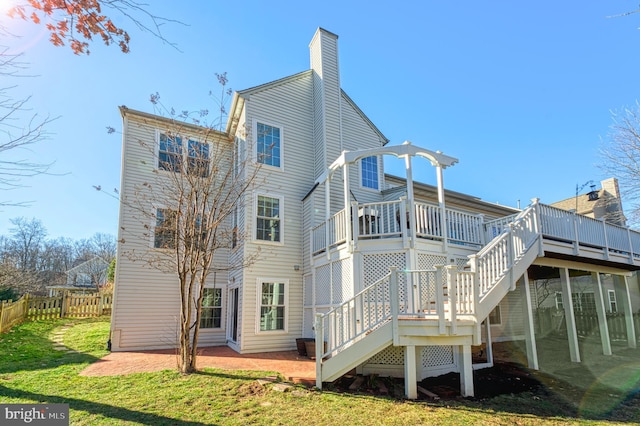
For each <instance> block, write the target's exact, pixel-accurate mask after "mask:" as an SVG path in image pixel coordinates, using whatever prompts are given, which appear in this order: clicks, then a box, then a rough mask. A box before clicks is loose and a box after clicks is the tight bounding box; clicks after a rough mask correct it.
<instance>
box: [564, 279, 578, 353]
mask: <svg viewBox="0 0 640 426" xmlns="http://www.w3.org/2000/svg"><path fill="white" fill-rule="evenodd" d="M560 284H561V285H562V304H563V305H564V318H565V323H566V326H567V338H568V339H569V355H570V356H571V361H572V362H580V348H579V347H578V332H577V330H576V317H575V315H574V313H573V298H572V297H571V278H570V277H569V269H567V268H560Z"/></svg>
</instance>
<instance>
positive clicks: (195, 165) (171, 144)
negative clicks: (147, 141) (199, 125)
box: [158, 133, 210, 177]
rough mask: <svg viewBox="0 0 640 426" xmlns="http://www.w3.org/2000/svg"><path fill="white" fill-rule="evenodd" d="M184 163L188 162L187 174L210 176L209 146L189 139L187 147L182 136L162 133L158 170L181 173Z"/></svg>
mask: <svg viewBox="0 0 640 426" xmlns="http://www.w3.org/2000/svg"><path fill="white" fill-rule="evenodd" d="M185 149H186V152H185ZM185 156H186V158H185ZM183 161H186V169H187V173H189V174H194V175H198V176H202V177H206V176H208V175H209V162H210V159H209V144H208V143H206V142H198V141H195V140H192V139H188V140H187V144H186V147H185V146H184V145H183V143H182V138H181V137H180V136H170V135H167V134H165V133H160V136H159V147H158V169H159V170H168V171H171V172H176V173H180V172H181V171H182V165H183Z"/></svg>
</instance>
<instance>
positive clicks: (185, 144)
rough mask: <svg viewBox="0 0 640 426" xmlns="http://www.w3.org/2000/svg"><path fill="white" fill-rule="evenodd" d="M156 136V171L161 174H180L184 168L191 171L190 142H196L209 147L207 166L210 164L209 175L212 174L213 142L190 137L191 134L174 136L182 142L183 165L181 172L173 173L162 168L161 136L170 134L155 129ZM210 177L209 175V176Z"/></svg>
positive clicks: (181, 158) (181, 157) (181, 159)
mask: <svg viewBox="0 0 640 426" xmlns="http://www.w3.org/2000/svg"><path fill="white" fill-rule="evenodd" d="M155 131H156V134H155V139H156V143H155V150H154V153H155V165H154V167H155V170H157V171H158V172H160V173H180V172H181V171H182V169H183V168H185V170H189V159H190V158H191V157H190V156H189V142H196V143H198V144H201V145H207V146H208V148H207V153H208V158H207V164H208V173H211V149H212V148H211V142H210V141H206V140H205V141H203V140H202V138H200V137H196V136H193V135H189V134H182V133H176V134H175V135H173V137H174V138H180V140H181V142H180V145H181V146H180V149H181V156H180V161H181V163H182V165H181V168H180V171H178V172H176V171H172V170H167V169H163V168H160V138H161V135H166V134H167V133H168V132H164V131H162V130H160V129H155ZM207 176H208V174H207Z"/></svg>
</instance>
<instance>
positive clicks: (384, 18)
mask: <svg viewBox="0 0 640 426" xmlns="http://www.w3.org/2000/svg"><path fill="white" fill-rule="evenodd" d="M0 1H2V0H0ZM302 4H303V3H301V2H296V1H271V2H261V1H243V2H218V1H181V2H151V4H150V5H149V9H150V10H152V11H153V12H154V13H155V14H157V15H160V16H164V17H168V18H172V19H175V20H177V21H181V22H183V23H184V24H186V25H179V24H171V23H168V24H166V25H165V26H164V27H163V32H164V35H165V36H166V38H167V39H169V40H171V41H172V42H174V43H176V44H177V45H178V47H179V49H180V50H179V51H178V50H176V49H173V48H171V47H170V46H168V45H166V44H163V43H162V42H160V41H159V40H158V39H156V38H154V37H153V36H151V35H149V34H145V33H141V32H139V31H138V30H136V28H135V27H134V26H133V25H131V23H130V22H128V21H125V20H122V19H120V20H117V23H119V24H120V25H122V26H125V27H126V28H127V29H129V32H130V35H131V37H132V41H131V53H129V54H126V55H125V54H122V53H120V52H119V50H118V49H117V48H116V47H104V46H101V45H99V44H97V43H94V44H93V45H92V48H91V55H89V56H75V55H73V54H72V53H71V52H70V50H69V49H68V48H57V47H53V46H51V45H50V44H49V43H48V41H47V37H46V34H44V33H43V31H42V28H40V27H37V26H35V25H32V24H28V23H22V22H18V21H12V20H10V19H9V18H7V17H4V16H3V17H0V23H2V24H3V25H5V26H7V27H9V28H10V29H11V30H12V31H13V32H14V33H17V34H21V35H22V37H21V38H20V39H9V40H4V44H5V45H8V46H9V47H10V48H11V50H12V51H14V52H23V54H24V55H23V57H22V59H23V61H24V62H26V63H28V69H26V70H25V74H30V75H34V77H31V78H20V79H17V80H11V81H9V80H10V79H6V78H3V80H4V81H3V84H2V86H3V87H6V86H9V85H17V86H16V87H15V88H14V89H12V90H11V91H10V92H9V94H10V95H11V96H13V97H14V98H21V97H24V96H32V98H31V101H30V104H29V105H30V108H31V109H32V112H33V113H38V114H39V115H44V116H46V115H49V116H51V117H59V118H58V119H57V120H56V121H55V122H54V123H52V124H51V125H50V126H49V128H48V131H49V132H50V133H51V136H50V138H49V139H48V140H46V141H43V142H41V143H39V144H38V145H35V146H33V147H32V148H31V149H30V151H26V152H25V151H22V152H15V153H14V155H15V156H17V157H15V158H26V159H29V160H35V161H41V162H47V163H48V162H55V164H54V165H53V166H52V168H51V172H52V174H51V175H47V176H38V177H35V178H30V179H26V180H24V181H23V183H24V185H25V187H22V188H18V189H16V190H13V191H4V193H2V194H0V200H11V201H14V202H19V201H28V202H30V205H29V206H28V207H0V235H1V234H7V233H8V232H9V229H10V227H11V224H10V222H9V219H10V218H14V217H18V216H24V217H27V218H31V217H35V218H38V219H40V220H41V221H42V222H43V224H44V225H45V227H46V228H47V229H48V231H49V235H50V236H51V237H61V236H64V237H71V238H86V237H90V236H91V235H92V234H94V233H95V232H105V233H111V234H114V235H115V234H116V233H117V222H118V204H117V202H116V201H115V200H114V199H112V198H110V197H108V196H106V195H105V194H102V193H99V192H96V191H95V190H94V189H93V188H92V186H93V185H101V186H102V187H103V188H104V189H106V190H110V189H112V188H117V187H118V186H119V182H120V153H121V146H120V144H121V140H120V136H119V134H113V135H109V134H107V132H106V127H107V126H113V127H115V128H116V129H120V127H121V119H120V115H119V112H118V106H119V105H126V106H128V107H130V108H134V109H138V110H142V111H147V112H153V109H152V105H151V104H150V103H149V95H150V94H151V93H155V92H159V93H160V95H161V99H162V102H163V103H164V104H165V105H167V106H169V107H175V109H176V110H178V111H181V110H199V109H202V108H208V109H210V110H215V109H216V104H215V101H214V100H212V98H211V97H210V96H209V91H210V90H213V91H214V92H216V93H217V90H218V86H217V83H216V78H215V73H216V72H218V73H221V72H225V71H226V72H227V73H228V77H229V85H230V86H231V87H232V88H233V89H238V90H241V89H245V88H249V87H252V86H256V85H259V84H262V83H266V82H269V81H272V80H275V79H278V78H282V77H285V76H288V75H291V74H294V73H297V72H300V71H303V70H306V69H308V68H309V54H308V44H309V42H310V40H311V37H312V36H313V34H314V32H315V30H316V28H317V27H323V28H325V29H327V30H329V31H332V32H334V33H336V34H338V36H339V53H340V67H341V81H342V87H343V89H344V90H345V91H346V92H347V93H348V94H349V96H350V97H351V98H352V99H353V100H354V101H355V102H356V103H357V104H358V105H359V106H360V108H361V109H362V110H363V111H364V112H365V114H367V115H368V117H369V118H370V119H371V120H372V121H373V122H374V123H375V124H376V125H377V126H378V128H379V129H380V130H381V131H382V132H383V133H384V134H385V135H386V136H387V137H388V138H389V139H390V140H391V143H392V144H399V143H402V142H403V141H405V140H410V141H412V142H413V143H414V144H416V145H420V146H423V147H425V148H429V149H432V150H440V151H443V152H444V153H446V154H448V155H451V156H454V157H457V158H459V159H460V163H459V164H457V165H455V166H454V167H452V168H450V169H447V170H446V171H445V177H444V182H445V186H446V187H447V188H448V189H452V190H455V191H459V192H464V193H468V194H472V195H475V196H478V197H480V198H482V199H484V200H486V201H491V202H497V203H500V204H504V205H509V206H516V205H517V203H518V200H520V203H521V204H522V206H524V205H526V204H528V203H529V200H530V199H531V198H533V197H540V198H541V200H542V202H549V203H550V202H553V201H557V200H559V199H564V198H568V197H571V196H573V195H575V188H576V185H582V184H583V183H585V182H587V181H590V180H593V181H595V182H599V181H600V180H601V179H604V178H606V177H608V176H605V175H603V172H602V171H601V170H600V169H599V168H598V167H597V164H598V163H599V162H600V156H599V153H598V151H599V149H600V147H601V138H602V137H606V135H607V133H608V131H609V126H610V125H611V113H610V111H611V110H618V109H621V108H624V107H625V106H631V105H633V104H634V103H635V102H636V100H637V99H638V89H639V87H638V85H639V79H638V69H639V65H640V58H639V56H638V50H639V49H640V30H639V29H638V27H639V26H640V14H639V15H632V16H629V17H619V18H608V16H611V15H616V14H619V13H623V12H625V11H629V10H633V9H634V8H636V7H637V1H636V2H633V1H627V0H609V1H606V2H600V1H598V2H596V1H586V2H585V1H580V2H579V1H567V2H558V1H551V0H541V1H538V2H535V3H523V2H514V1H506V0H502V1H487V2H478V1H447V2H444V1H433V0H428V1H423V2H418V1H416V2H404V1H396V2H392V3H391V2H375V1H374V2H371V1H367V2H363V1H352V2H351V1H344V0H342V1H324V2H320V3H316V4H318V5H320V6H321V7H320V6H319V7H318V9H317V10H316V9H315V8H314V9H312V3H308V2H306V3H304V4H305V6H301V5H302ZM387 171H388V172H392V173H393V172H394V171H395V170H394V169H393V168H391V169H389V168H388V170H387ZM399 173H400V171H398V172H397V173H396V174H399ZM417 177H418V178H420V179H421V180H423V181H425V182H428V183H433V182H434V181H435V175H434V172H433V170H431V168H430V167H429V168H427V167H426V166H425V170H424V171H422V170H421V171H419V172H418V173H417ZM586 190H588V187H587V188H586V189H585V191H586Z"/></svg>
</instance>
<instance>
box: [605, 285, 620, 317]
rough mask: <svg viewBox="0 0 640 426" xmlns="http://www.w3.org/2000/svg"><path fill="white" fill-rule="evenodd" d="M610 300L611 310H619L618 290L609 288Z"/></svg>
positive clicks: (613, 311)
mask: <svg viewBox="0 0 640 426" xmlns="http://www.w3.org/2000/svg"><path fill="white" fill-rule="evenodd" d="M607 294H608V300H609V312H611V313H616V312H618V301H617V300H616V291H615V290H608V291H607Z"/></svg>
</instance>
